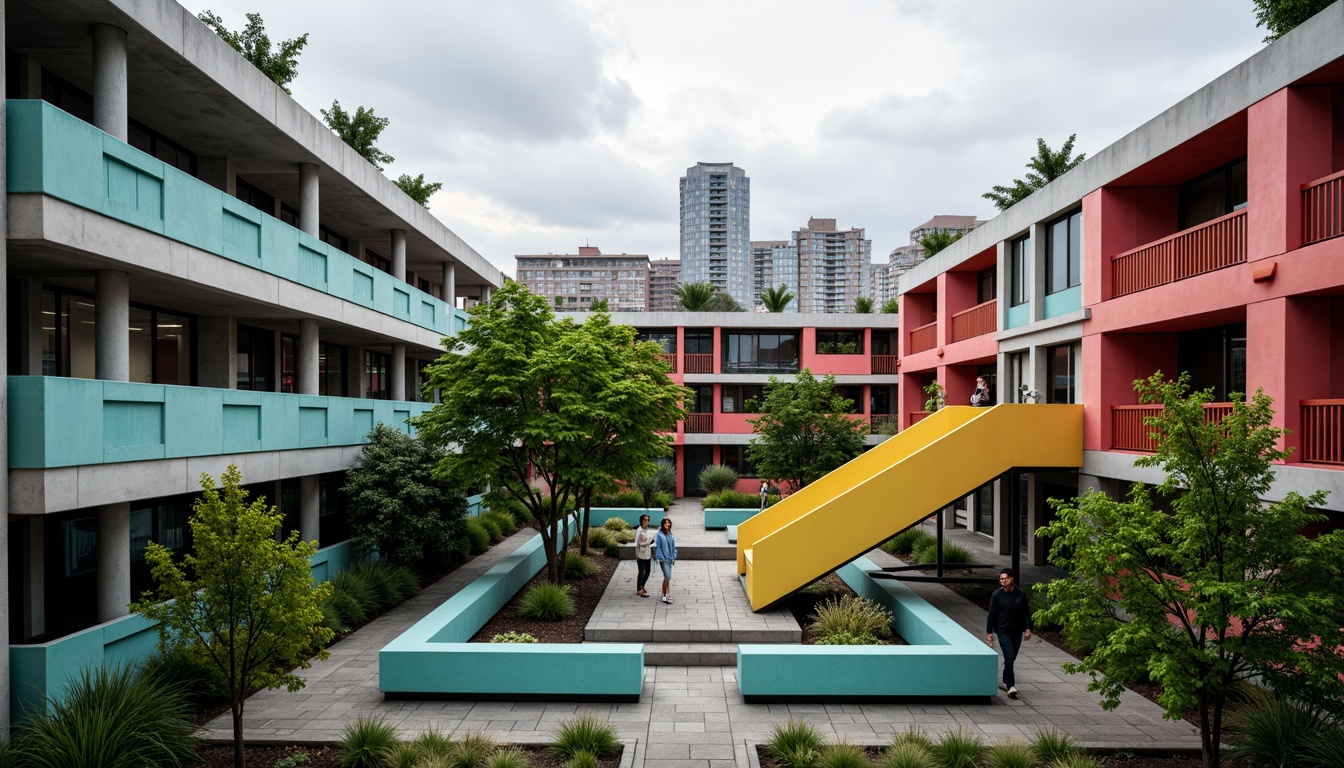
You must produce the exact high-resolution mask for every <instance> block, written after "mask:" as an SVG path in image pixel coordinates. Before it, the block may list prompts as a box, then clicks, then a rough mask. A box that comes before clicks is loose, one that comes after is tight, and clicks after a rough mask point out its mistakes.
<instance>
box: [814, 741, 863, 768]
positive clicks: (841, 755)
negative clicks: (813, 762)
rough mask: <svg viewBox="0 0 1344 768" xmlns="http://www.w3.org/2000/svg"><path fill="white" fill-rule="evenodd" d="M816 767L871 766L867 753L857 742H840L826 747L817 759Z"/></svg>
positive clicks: (858, 767) (859, 767)
mask: <svg viewBox="0 0 1344 768" xmlns="http://www.w3.org/2000/svg"><path fill="white" fill-rule="evenodd" d="M817 768H872V763H871V762H869V760H868V754H867V753H866V752H864V751H863V747H860V746H858V745H857V744H850V743H848V742H841V743H839V744H832V745H831V746H829V747H826V748H825V749H823V750H822V752H821V757H820V758H818V759H817Z"/></svg>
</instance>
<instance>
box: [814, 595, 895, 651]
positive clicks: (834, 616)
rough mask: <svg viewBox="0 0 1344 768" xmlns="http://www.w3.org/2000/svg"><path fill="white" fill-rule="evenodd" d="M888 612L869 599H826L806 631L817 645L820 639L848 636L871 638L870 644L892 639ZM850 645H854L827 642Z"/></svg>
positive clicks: (891, 617) (890, 618) (815, 611)
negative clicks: (808, 631) (808, 630)
mask: <svg viewBox="0 0 1344 768" xmlns="http://www.w3.org/2000/svg"><path fill="white" fill-rule="evenodd" d="M894 620H895V617H894V616H892V615H891V612H890V611H888V610H887V609H885V608H883V607H882V606H880V605H878V604H877V603H875V602H873V601H872V600H868V599H866V598H862V597H854V596H853V595H844V596H842V597H841V598H840V599H839V600H827V601H826V602H824V603H822V604H821V605H819V606H817V608H816V610H814V611H813V612H812V615H811V617H809V621H808V629H810V630H811V631H812V634H813V635H814V636H815V637H816V638H817V642H818V643H820V642H822V640H823V639H824V638H827V637H831V636H836V635H842V634H843V635H848V636H850V637H851V638H860V637H865V636H867V637H871V638H873V640H874V642H881V641H884V640H890V639H891V638H892V631H891V622H892V621H894ZM829 644H831V645H853V644H854V643H829Z"/></svg>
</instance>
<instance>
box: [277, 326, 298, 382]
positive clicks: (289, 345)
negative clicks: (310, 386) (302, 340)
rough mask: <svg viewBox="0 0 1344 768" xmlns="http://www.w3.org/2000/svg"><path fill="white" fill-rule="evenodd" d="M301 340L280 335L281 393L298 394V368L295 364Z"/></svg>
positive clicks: (287, 335)
mask: <svg viewBox="0 0 1344 768" xmlns="http://www.w3.org/2000/svg"><path fill="white" fill-rule="evenodd" d="M298 346H299V340H298V339H296V338H294V337H293V336H290V335H289V334H280V391H281V392H296V391H298V390H297V389H296V383H297V381H298V367H297V365H296V364H295V363H296V361H295V358H296V350H297V349H298Z"/></svg>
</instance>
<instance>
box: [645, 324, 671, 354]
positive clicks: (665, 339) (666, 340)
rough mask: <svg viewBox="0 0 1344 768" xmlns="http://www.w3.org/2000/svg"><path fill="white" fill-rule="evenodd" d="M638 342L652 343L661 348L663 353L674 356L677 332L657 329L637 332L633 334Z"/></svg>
mask: <svg viewBox="0 0 1344 768" xmlns="http://www.w3.org/2000/svg"><path fill="white" fill-rule="evenodd" d="M635 339H636V340H638V341H653V342H657V344H658V345H659V346H660V347H662V348H663V353H664V354H668V355H675V354H676V353H677V332H676V330H675V329H658V330H648V331H639V332H638V333H636V334H635Z"/></svg>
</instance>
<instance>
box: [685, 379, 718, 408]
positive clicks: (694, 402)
mask: <svg viewBox="0 0 1344 768" xmlns="http://www.w3.org/2000/svg"><path fill="white" fill-rule="evenodd" d="M690 390H691V404H690V408H691V413H713V412H714V387H712V386H710V385H709V384H702V385H700V386H696V387H690Z"/></svg>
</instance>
